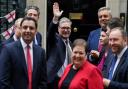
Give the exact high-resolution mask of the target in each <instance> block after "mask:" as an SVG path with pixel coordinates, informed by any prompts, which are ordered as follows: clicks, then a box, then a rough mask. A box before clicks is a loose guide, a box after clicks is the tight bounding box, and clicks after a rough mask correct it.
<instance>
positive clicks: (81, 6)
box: [47, 0, 106, 41]
mask: <svg viewBox="0 0 128 89" xmlns="http://www.w3.org/2000/svg"><path fill="white" fill-rule="evenodd" d="M55 1H57V2H59V4H60V8H61V9H62V10H64V13H63V16H66V17H69V18H70V19H71V20H72V22H73V29H72V34H71V41H73V40H74V39H76V38H84V39H85V40H87V38H88V35H89V33H90V31H92V30H94V29H96V28H98V27H99V24H98V17H97V11H98V9H99V8H100V7H102V6H105V2H106V0H48V5H47V6H48V9H47V15H48V18H47V22H48V24H49V22H50V21H51V19H52V5H53V2H55Z"/></svg>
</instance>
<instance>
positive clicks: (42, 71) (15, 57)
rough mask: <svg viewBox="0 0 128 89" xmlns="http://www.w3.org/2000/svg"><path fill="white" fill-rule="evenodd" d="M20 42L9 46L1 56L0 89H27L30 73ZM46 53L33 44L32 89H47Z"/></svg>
mask: <svg viewBox="0 0 128 89" xmlns="http://www.w3.org/2000/svg"><path fill="white" fill-rule="evenodd" d="M25 60H26V59H25V55H24V51H23V47H22V45H21V42H20V40H19V41H16V42H12V43H10V44H7V45H6V46H5V48H3V50H2V53H1V55H0V89H27V87H28V72H27V65H26V61H25ZM46 78H47V77H46V60H45V52H44V49H42V48H41V47H39V46H37V45H34V44H33V72H32V89H47V86H46V82H47V80H46Z"/></svg>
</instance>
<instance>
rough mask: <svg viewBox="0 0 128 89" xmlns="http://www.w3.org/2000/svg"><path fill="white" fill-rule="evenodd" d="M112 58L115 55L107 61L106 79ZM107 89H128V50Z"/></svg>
mask: <svg viewBox="0 0 128 89" xmlns="http://www.w3.org/2000/svg"><path fill="white" fill-rule="evenodd" d="M112 57H113V55H111V56H110V58H109V59H107V60H106V62H107V63H105V65H104V67H105V68H104V70H103V76H104V77H105V78H108V74H109V69H110V65H111V63H112ZM107 89H128V48H127V50H126V51H125V53H124V54H123V56H122V57H121V60H120V62H119V64H118V66H117V68H116V70H115V73H114V75H113V78H112V80H111V82H110V85H109V87H108V88H107Z"/></svg>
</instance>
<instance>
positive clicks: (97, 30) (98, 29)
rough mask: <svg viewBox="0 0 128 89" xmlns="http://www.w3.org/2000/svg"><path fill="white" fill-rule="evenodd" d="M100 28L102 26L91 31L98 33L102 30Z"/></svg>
mask: <svg viewBox="0 0 128 89" xmlns="http://www.w3.org/2000/svg"><path fill="white" fill-rule="evenodd" d="M100 30H101V28H97V29H95V30H93V31H91V32H90V33H98V32H100Z"/></svg>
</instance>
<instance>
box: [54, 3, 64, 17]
mask: <svg viewBox="0 0 128 89" xmlns="http://www.w3.org/2000/svg"><path fill="white" fill-rule="evenodd" d="M62 13H63V10H61V11H60V8H59V4H58V3H57V2H55V3H54V4H53V15H54V17H55V18H59V17H60V16H61V15H62Z"/></svg>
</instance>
